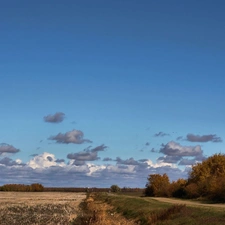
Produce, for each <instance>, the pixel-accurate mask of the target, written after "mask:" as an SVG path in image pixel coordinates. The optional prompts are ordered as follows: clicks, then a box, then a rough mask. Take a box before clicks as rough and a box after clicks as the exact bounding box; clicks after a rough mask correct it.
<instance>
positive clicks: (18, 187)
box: [0, 183, 44, 192]
mask: <svg viewBox="0 0 225 225" xmlns="http://www.w3.org/2000/svg"><path fill="white" fill-rule="evenodd" d="M0 191H24V192H29V191H31V192H33V191H34V192H41V191H44V186H43V185H42V184H39V183H34V184H31V185H25V184H5V185H3V186H1V187H0Z"/></svg>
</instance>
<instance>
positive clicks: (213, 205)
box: [151, 197, 225, 209]
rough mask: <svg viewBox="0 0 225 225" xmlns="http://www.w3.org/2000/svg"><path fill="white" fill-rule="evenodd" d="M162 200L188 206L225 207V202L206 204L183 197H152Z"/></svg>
mask: <svg viewBox="0 0 225 225" xmlns="http://www.w3.org/2000/svg"><path fill="white" fill-rule="evenodd" d="M151 199H154V200H157V201H160V202H166V203H171V204H185V205H188V206H193V207H210V208H212V207H214V208H224V209H225V204H206V203H200V202H195V201H190V200H182V199H174V198H156V197H155V198H151Z"/></svg>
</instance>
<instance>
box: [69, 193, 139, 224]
mask: <svg viewBox="0 0 225 225" xmlns="http://www.w3.org/2000/svg"><path fill="white" fill-rule="evenodd" d="M93 197H94V195H91V196H89V197H88V198H87V199H86V200H85V202H84V203H83V207H82V208H83V212H82V214H80V216H79V217H77V218H76V220H74V221H73V223H72V224H73V225H137V224H138V223H135V222H134V221H133V220H129V219H126V218H124V217H123V216H122V215H121V214H119V213H117V212H116V210H115V209H114V208H113V206H110V205H109V204H107V203H105V202H103V201H101V200H96V199H95V198H93Z"/></svg>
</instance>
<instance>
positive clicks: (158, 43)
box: [0, 0, 225, 187]
mask: <svg viewBox="0 0 225 225" xmlns="http://www.w3.org/2000/svg"><path fill="white" fill-rule="evenodd" d="M224 11H225V3H224V2H223V1H219V0H217V1H192V0H190V1H178V0H173V1H166V0H161V1H144V0H143V1H134V0H129V1H128V0H123V1H117V0H116V1H98V0H96V1H90V0H87V1H63V2H62V1H58V0H54V1H37V2H34V1H22V0H21V1H15V0H14V1H13V0H11V1H7V2H4V3H2V4H1V9H0V26H1V29H0V34H1V35H0V43H1V45H0V103H1V111H0V112H1V114H0V115H1V120H0V127H1V129H0V143H2V144H1V145H0V167H1V170H0V171H1V172H0V174H1V184H4V183H34V182H40V183H42V184H44V185H45V186H96V187H109V186H111V185H112V184H118V185H120V186H122V187H123V186H130V187H144V186H145V183H146V181H147V176H148V174H152V173H161V174H162V173H165V172H166V173H167V174H168V175H169V177H170V179H171V180H176V179H178V178H186V177H187V174H188V171H189V169H190V166H191V165H193V164H195V163H196V162H201V161H202V160H204V159H205V158H206V157H208V156H211V155H212V154H215V153H224V151H225V146H224V138H225V129H224V124H225V116H224V115H225V104H224V102H225V91H224V86H225V74H224V73H225V65H224V58H225V15H224Z"/></svg>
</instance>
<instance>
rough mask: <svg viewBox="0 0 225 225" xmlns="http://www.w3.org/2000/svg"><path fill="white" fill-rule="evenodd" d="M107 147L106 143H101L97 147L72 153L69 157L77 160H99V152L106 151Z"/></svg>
mask: <svg viewBox="0 0 225 225" xmlns="http://www.w3.org/2000/svg"><path fill="white" fill-rule="evenodd" d="M106 148H107V146H105V145H99V146H97V147H95V148H92V149H91V146H89V147H88V148H86V149H84V151H82V152H77V153H70V154H68V155H67V158H68V159H72V160H76V163H77V161H82V162H83V161H95V160H99V159H100V157H98V152H100V151H104V150H105V149H106Z"/></svg>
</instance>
